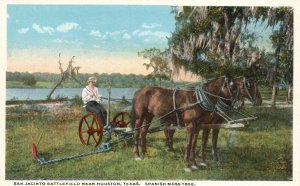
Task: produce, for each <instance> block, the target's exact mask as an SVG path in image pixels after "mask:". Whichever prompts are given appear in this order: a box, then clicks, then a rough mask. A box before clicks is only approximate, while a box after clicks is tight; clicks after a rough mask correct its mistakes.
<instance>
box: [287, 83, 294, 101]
mask: <svg viewBox="0 0 300 186" xmlns="http://www.w3.org/2000/svg"><path fill="white" fill-rule="evenodd" d="M286 101H287V103H289V104H291V103H293V85H292V84H289V88H288V91H287V100H286Z"/></svg>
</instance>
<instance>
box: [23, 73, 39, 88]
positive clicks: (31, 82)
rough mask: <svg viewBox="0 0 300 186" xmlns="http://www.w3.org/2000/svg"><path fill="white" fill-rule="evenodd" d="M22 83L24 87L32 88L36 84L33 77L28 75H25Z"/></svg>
mask: <svg viewBox="0 0 300 186" xmlns="http://www.w3.org/2000/svg"><path fill="white" fill-rule="evenodd" d="M22 81H23V83H24V85H28V86H34V85H35V84H36V80H35V77H34V75H32V74H28V73H26V74H25V75H24V76H23V78H22Z"/></svg>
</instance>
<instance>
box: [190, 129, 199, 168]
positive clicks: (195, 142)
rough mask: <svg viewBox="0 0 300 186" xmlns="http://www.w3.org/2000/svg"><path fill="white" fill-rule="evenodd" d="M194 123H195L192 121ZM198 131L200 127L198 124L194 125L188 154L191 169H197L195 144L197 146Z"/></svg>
mask: <svg viewBox="0 0 300 186" xmlns="http://www.w3.org/2000/svg"><path fill="white" fill-rule="evenodd" d="M194 125H195V123H194ZM199 131H200V128H199V127H198V126H195V127H194V131H193V138H192V145H191V154H190V162H191V164H192V166H191V168H192V169H193V170H197V169H198V167H197V164H196V160H195V157H196V155H195V154H196V153H195V152H196V146H197V139H198V135H199Z"/></svg>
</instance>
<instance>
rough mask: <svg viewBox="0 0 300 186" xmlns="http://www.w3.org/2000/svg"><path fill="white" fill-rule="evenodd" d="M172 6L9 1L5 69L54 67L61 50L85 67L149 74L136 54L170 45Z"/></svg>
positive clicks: (65, 60) (49, 69) (66, 58)
mask: <svg viewBox="0 0 300 186" xmlns="http://www.w3.org/2000/svg"><path fill="white" fill-rule="evenodd" d="M174 29H175V20H174V14H171V6H162V5H153V6H149V5H147V6H145V5H137V6H135V5H8V7H7V58H8V63H7V71H28V72H56V73H59V71H58V63H57V61H58V54H59V53H61V62H62V64H63V66H67V64H68V61H69V60H70V59H71V57H72V56H76V57H75V64H74V66H81V69H80V72H84V73H94V72H97V73H114V72H116V73H123V74H129V73H137V74H147V73H149V71H146V69H145V67H144V66H142V64H143V63H144V62H145V60H144V59H142V58H141V57H138V56H137V52H138V51H143V50H144V49H146V48H152V47H155V48H160V49H162V50H164V49H165V48H167V47H168V41H167V37H170V36H171V33H172V31H174Z"/></svg>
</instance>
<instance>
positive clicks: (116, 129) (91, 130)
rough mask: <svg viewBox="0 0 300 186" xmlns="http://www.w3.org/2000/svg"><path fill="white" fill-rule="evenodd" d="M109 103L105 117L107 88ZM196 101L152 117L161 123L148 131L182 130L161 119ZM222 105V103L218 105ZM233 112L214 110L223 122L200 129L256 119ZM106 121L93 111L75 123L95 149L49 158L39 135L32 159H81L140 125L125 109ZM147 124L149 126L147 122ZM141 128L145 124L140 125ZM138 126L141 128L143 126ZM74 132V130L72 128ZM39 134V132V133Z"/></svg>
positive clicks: (43, 161) (83, 140) (126, 137)
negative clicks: (43, 152)
mask: <svg viewBox="0 0 300 186" xmlns="http://www.w3.org/2000/svg"><path fill="white" fill-rule="evenodd" d="M107 99H108V104H107V107H108V108H107V110H108V117H107V118H109V115H110V100H111V98H110V90H109V91H108V98H107ZM197 104H199V102H196V103H193V104H190V105H185V106H184V107H178V108H174V109H173V110H171V111H170V112H168V113H166V114H164V115H163V116H161V117H157V118H156V119H155V120H153V121H152V122H151V123H154V122H156V123H160V124H158V125H156V126H154V127H151V128H149V130H148V133H154V132H159V131H163V130H176V129H177V130H182V129H184V128H183V127H181V126H179V124H178V123H177V124H175V125H166V124H165V123H163V122H161V121H162V120H163V119H164V118H165V117H168V116H170V114H174V113H176V112H177V111H179V110H182V109H186V108H190V107H194V106H197ZM221 106H222V105H221ZM233 111H234V113H235V114H234V115H233V116H229V115H228V114H226V113H225V112H222V110H218V111H217V112H216V113H217V114H218V115H219V116H220V117H222V118H223V119H224V121H225V123H223V124H201V125H200V128H211V129H214V128H227V129H228V128H240V127H245V126H247V125H249V122H250V121H253V120H255V119H256V117H255V116H253V115H251V114H249V113H246V112H244V111H241V110H233ZM107 121H108V122H107V123H106V124H104V123H103V122H102V121H101V120H100V119H99V117H98V116H97V115H96V114H94V113H87V114H85V115H84V116H83V117H82V118H81V119H80V121H79V126H78V131H77V133H78V135H79V139H80V141H81V143H82V144H83V145H91V146H94V147H95V149H94V150H92V151H90V152H87V153H82V154H75V155H70V156H66V157H61V158H56V159H52V160H47V159H45V157H43V156H42V155H41V154H40V153H39V152H38V148H37V147H38V144H39V142H40V140H41V137H40V138H39V140H38V142H37V143H33V144H32V155H33V158H34V159H35V160H37V161H38V162H39V163H40V164H50V163H56V162H60V161H63V160H69V159H74V158H80V157H83V156H88V155H92V154H97V153H103V152H107V151H109V150H110V149H111V145H112V144H114V143H118V142H121V141H124V140H132V139H133V134H134V132H135V130H140V128H134V129H133V128H132V127H131V125H130V124H131V116H130V115H129V113H128V112H119V113H117V114H116V115H115V116H114V117H113V120H112V121H110V122H109V120H108V119H107ZM151 123H149V124H147V125H149V126H150V124H151ZM142 127H145V125H143V126H142ZM142 127H141V128H142ZM74 133H75V131H74ZM112 133H114V134H115V136H116V137H117V139H116V140H114V141H111V135H112ZM41 136H42V135H41Z"/></svg>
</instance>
